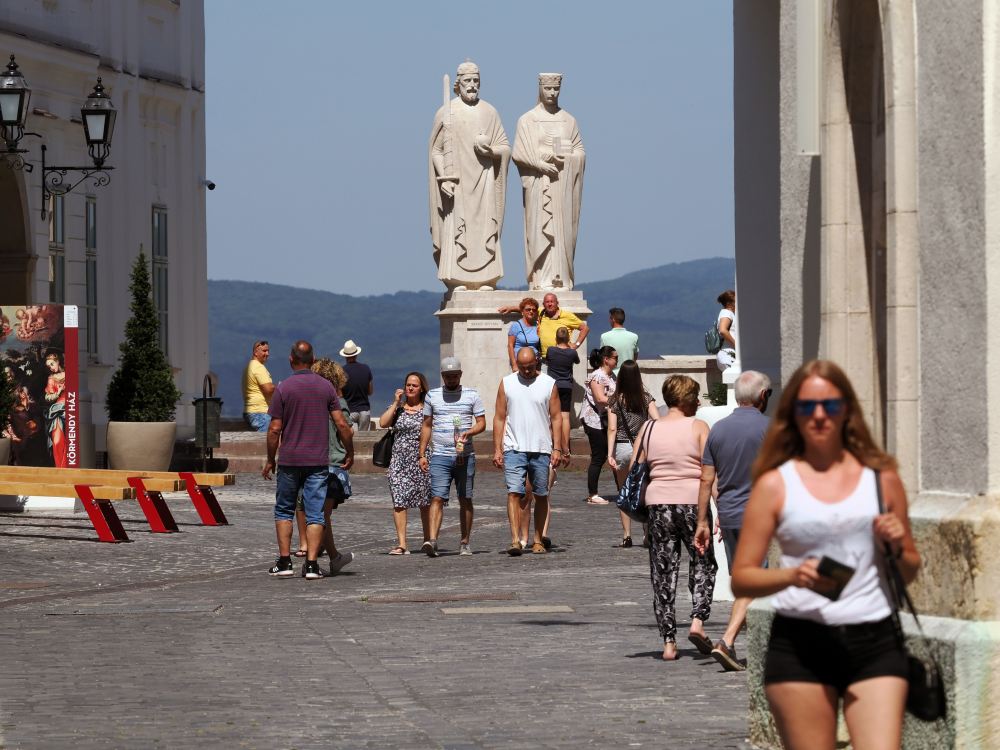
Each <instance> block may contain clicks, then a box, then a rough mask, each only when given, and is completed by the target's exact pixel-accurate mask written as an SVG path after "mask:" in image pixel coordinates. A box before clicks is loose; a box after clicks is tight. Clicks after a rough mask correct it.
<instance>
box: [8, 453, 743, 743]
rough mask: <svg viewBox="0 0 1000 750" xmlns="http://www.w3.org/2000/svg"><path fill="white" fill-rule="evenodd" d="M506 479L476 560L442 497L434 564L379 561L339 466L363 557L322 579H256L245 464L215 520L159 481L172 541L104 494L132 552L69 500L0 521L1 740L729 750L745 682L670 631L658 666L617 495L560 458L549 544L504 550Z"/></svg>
mask: <svg viewBox="0 0 1000 750" xmlns="http://www.w3.org/2000/svg"><path fill="white" fill-rule="evenodd" d="M501 481H502V478H501V475H499V474H497V473H490V474H486V473H483V474H481V475H480V476H479V477H477V486H476V495H477V501H476V508H477V510H476V520H475V532H474V534H473V539H472V546H473V549H474V551H475V554H474V555H473V556H472V557H460V556H459V555H458V554H457V552H458V531H457V521H458V519H457V508H449V509H448V510H447V511H446V515H445V526H446V528H445V530H444V531H443V533H442V540H441V547H442V549H443V551H444V554H443V555H442V556H441V557H439V558H437V559H430V558H427V557H425V556H423V555H420V554H413V555H410V556H406V557H390V556H388V555H386V554H385V553H386V551H388V549H389V548H390V547H391V546H393V540H394V535H393V532H392V521H391V518H390V511H389V510H388V507H389V501H388V495H387V490H386V486H385V479H384V477H381V476H357V477H356V478H354V487H355V493H356V494H355V497H354V498H352V499H351V500H350V501H349V502H348V503H347V504H346V505H344V506H342V507H341V508H340V509H338V510H337V511H336V512H335V514H334V520H335V533H336V536H337V540H338V543H339V544H340V545H341V546H342V548H343V549H349V550H353V551H354V552H355V553H356V554H357V555H358V558H357V559H356V561H355V562H354V563H353V564H352V565H351V566H350V567H348V568H346V569H345V570H344V571H343V572H342V573H341V574H339V575H337V576H335V577H332V578H327V579H323V580H320V581H305V580H304V579H302V578H300V577H298V576H296V577H295V578H292V579H281V580H276V579H272V578H270V577H268V576H267V575H265V574H264V571H265V570H266V568H267V567H268V566H269V565H270V564H271V563H272V561H273V557H274V532H273V528H274V527H273V524H272V522H271V518H272V516H271V510H272V503H273V487H274V485H273V483H268V482H265V481H264V480H263V479H261V478H260V477H259V476H257V477H255V476H253V475H244V474H241V475H240V476H239V477H238V483H237V486H235V487H229V488H225V489H224V490H222V491H220V492H219V498H220V502H221V503H222V506H223V508H224V509H225V510H226V513H227V514H228V516H229V519H230V521H231V523H232V525H231V526H228V527H216V528H208V527H203V526H200V525H199V524H198V519H197V515H196V514H195V512H194V510H193V509H192V508H191V507H190V503H189V502H188V501H187V498H186V495H170V496H168V503H169V504H170V506H171V509H172V510H173V512H174V515H175V517H176V518H177V520H178V522H179V524H180V526H181V529H182V533H179V534H170V535H168V534H151V533H149V532H148V531H144V528H145V523H144V521H143V520H142V515H141V513H140V512H139V510H138V507H137V506H136V505H135V504H134V503H129V502H126V503H118V507H119V513H120V515H121V516H122V518H123V520H124V525H125V527H126V529H127V530H128V533H129V535H130V537H131V539H132V540H133V541H132V542H131V543H130V544H119V545H112V544H100V543H97V542H96V541H94V540H95V535H94V532H93V530H92V528H91V527H90V525H89V522H88V521H87V518H86V516H85V515H83V514H82V513H78V514H71V513H68V512H64V513H57V514H51V515H23V516H18V515H0V559H2V560H3V571H2V573H0V618H2V619H0V621H2V623H3V627H2V628H0V747H6V748H48V747H74V748H90V747H120V748H152V747H163V748H168V747H169V748H174V747H220V748H243V747H248V748H301V749H304V748H314V747H317V748H318V747H323V748H329V747H337V748H449V749H451V750H459V749H464V748H494V747H511V746H522V747H527V746H530V747H544V748H580V747H616V748H628V747H647V748H699V750H705V749H706V748H735V747H747V744H746V742H745V739H744V738H745V736H746V711H747V698H746V693H747V690H746V679H745V677H744V673H726V672H723V671H722V670H721V669H720V668H719V666H718V665H717V664H716V663H715V662H714V661H713V660H712V659H711V658H708V657H702V656H700V655H698V654H697V652H696V651H695V650H694V649H693V647H688V644H687V643H686V641H684V642H683V643H682V644H681V657H682V658H681V659H680V660H679V661H677V662H676V663H665V662H663V661H662V660H660V659H658V658H656V657H657V655H658V653H659V650H660V645H661V644H660V643H659V637H658V634H657V631H656V625H655V621H654V619H653V613H652V603H651V601H652V599H651V593H650V585H649V568H648V557H647V554H646V551H645V550H644V549H643V548H642V547H640V546H637V547H635V548H632V549H616V548H615V547H614V544H615V543H616V542H617V541H618V539H619V538H620V532H621V529H620V527H619V525H618V520H617V512H616V511H615V510H614V506H613V505H611V506H607V507H604V506H588V505H586V504H585V503H583V502H581V501H580V498H582V497H584V495H585V494H586V493H585V477H584V476H583V475H582V474H578V473H570V472H565V473H563V475H562V476H561V477H560V480H559V484H558V485H557V486H556V488H555V490H554V492H553V498H554V500H555V511H554V514H553V520H552V529H551V536H552V538H553V540H554V541H555V545H556V546H555V548H554V549H553V551H552V553H551V554H548V555H530V554H528V555H525V556H523V557H520V558H511V557H508V556H507V555H506V554H503V553H501V550H503V549H505V548H506V546H507V544H508V541H509V536H508V532H507V528H506V512H505V504H504V503H505V500H504V494H503V492H504V490H503V487H502V484H501ZM609 489H610V488H609ZM452 505H456V503H454V502H453V503H452ZM418 523H419V521H418V518H417V514H416V513H414V512H411V520H410V531H411V537H410V546H411V547H412V548H413V549H414V550H416V549H417V548H418V546H419V541H420V538H419V532H418ZM637 540H638V536H637ZM296 568H297V569H298V561H296ZM682 575H683V573H682ZM682 580H685V579H684V578H683V577H682ZM686 601H687V594H686V592H684V593H683V598H682V600H681V607H680V608H679V619H680V621H681V625H683V623H684V622H685V621H686V619H687V610H686V606H687V605H686ZM488 607H492V608H503V609H493V610H487V609H485V608H488ZM518 608H520V610H521V611H518ZM453 609H458V610H459V612H450V611H449V610H453ZM470 610H471V611H470ZM477 610H481V611H477ZM548 610H553V611H548ZM556 610H558V611H556ZM728 612H729V607H728V606H727V605H724V604H719V605H716V608H715V609H714V610H713V617H712V620H711V621H710V622H709V623H708V626H707V630H708V632H709V635H710V636H712V637H713V638H716V637H718V635H719V634H720V633H721V631H722V630H723V628H724V625H725V618H726V617H727V616H728ZM682 632H683V631H682Z"/></svg>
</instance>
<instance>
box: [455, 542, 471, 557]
mask: <svg viewBox="0 0 1000 750" xmlns="http://www.w3.org/2000/svg"><path fill="white" fill-rule="evenodd" d="M458 554H460V555H471V554H472V548H471V547H469V545H468V544H463V545H462V546H461V547H459V549H458Z"/></svg>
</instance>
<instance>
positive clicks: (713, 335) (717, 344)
mask: <svg viewBox="0 0 1000 750" xmlns="http://www.w3.org/2000/svg"><path fill="white" fill-rule="evenodd" d="M705 349H706V351H708V353H709V354H718V353H719V350H720V349H722V334H721V333H719V327H718V326H717V325H715V324H712V327H711V328H709V329H708V330H707V331H705Z"/></svg>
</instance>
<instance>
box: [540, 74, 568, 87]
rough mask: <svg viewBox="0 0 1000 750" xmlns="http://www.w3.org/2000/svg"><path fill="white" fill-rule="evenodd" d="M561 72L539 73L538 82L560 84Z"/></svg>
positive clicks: (550, 84) (547, 84)
mask: <svg viewBox="0 0 1000 750" xmlns="http://www.w3.org/2000/svg"><path fill="white" fill-rule="evenodd" d="M562 78H563V74H562V73H539V74H538V82H539V83H540V84H541V85H542V86H560V85H562Z"/></svg>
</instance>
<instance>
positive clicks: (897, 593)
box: [875, 469, 927, 638]
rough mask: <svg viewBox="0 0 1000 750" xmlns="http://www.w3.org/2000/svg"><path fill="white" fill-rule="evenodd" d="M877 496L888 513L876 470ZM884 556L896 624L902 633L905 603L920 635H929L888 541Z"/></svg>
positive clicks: (924, 636)
mask: <svg viewBox="0 0 1000 750" xmlns="http://www.w3.org/2000/svg"><path fill="white" fill-rule="evenodd" d="M875 497H876V498H877V499H878V512H879V514H880V515H881V514H882V513H886V512H887V509H886V505H885V498H884V497H883V495H882V472H880V471H878V470H877V469H876V470H875ZM882 556H883V559H884V560H885V566H886V570H887V571H888V573H889V588H890V590H891V591H892V594H893V599H894V601H893V602H892V605H893V613H892V617H893V620H894V622H895V624H896V627H897V629H898V630H899V632H900V634H902V632H903V629H902V624H901V623H900V622H899V611H900V610H902V609H903V605H904V604H905V605H906V608H907V609H909V610H910V614H912V615H913V621H914V622H915V623H917V628H918V629H919V630H920V635H921V636H922V637H923V638H926V637H927V636H926V635H924V628H923V626H922V625H921V624H920V617H919V616H918V615H917V609H916V607H914V606H913V600H912V599H911V598H910V594H909V592H908V591H907V590H906V582H905V581H904V580H903V574H902V573H900V572H899V565H897V564H896V557H895V555H893V554H892V549H891V548H890V547H889V544H888V543H885V544H883V545H882Z"/></svg>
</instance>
